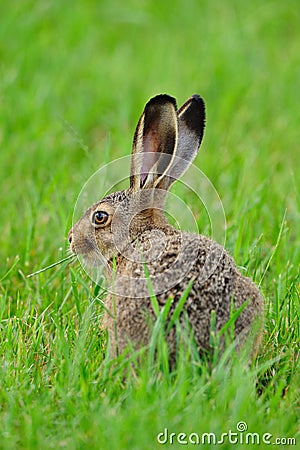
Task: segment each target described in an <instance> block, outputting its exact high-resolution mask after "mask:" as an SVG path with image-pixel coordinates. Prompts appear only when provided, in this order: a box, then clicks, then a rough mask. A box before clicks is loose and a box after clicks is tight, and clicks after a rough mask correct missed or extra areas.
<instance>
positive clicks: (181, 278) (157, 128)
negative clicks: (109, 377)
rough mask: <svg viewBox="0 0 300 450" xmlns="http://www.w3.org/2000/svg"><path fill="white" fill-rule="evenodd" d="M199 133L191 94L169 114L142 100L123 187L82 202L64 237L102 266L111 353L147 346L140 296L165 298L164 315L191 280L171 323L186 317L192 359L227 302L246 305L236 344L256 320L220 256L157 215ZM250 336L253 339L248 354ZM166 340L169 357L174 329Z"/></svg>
mask: <svg viewBox="0 0 300 450" xmlns="http://www.w3.org/2000/svg"><path fill="white" fill-rule="evenodd" d="M204 127H205V105H204V101H203V100H202V98H201V97H199V96H198V95H193V96H192V97H190V98H189V99H188V100H187V102H186V103H185V104H184V105H183V106H182V107H181V108H180V109H179V110H177V107H176V101H175V99H174V98H172V97H170V96H168V95H157V96H156V97H154V98H152V99H151V100H150V101H149V102H148V103H147V104H146V106H145V109H144V112H143V114H142V116H141V118H140V120H139V122H138V125H137V128H136V131H135V135H134V139H133V149H132V158H131V170H130V186H129V188H128V189H127V190H124V191H118V192H114V193H112V194H110V195H108V196H106V197H105V198H103V199H101V200H99V202H97V203H95V204H94V205H92V206H91V207H90V208H88V209H87V211H86V212H85V213H84V215H83V216H82V218H81V219H80V220H79V221H78V222H77V223H76V224H75V225H74V226H73V227H72V229H71V230H70V232H69V242H70V245H71V250H72V251H73V252H74V253H75V254H78V255H79V254H80V255H82V257H83V259H85V260H86V261H87V262H88V263H89V264H92V265H94V266H97V265H100V264H103V260H106V275H107V277H108V278H110V281H111V289H110V292H109V293H108V296H107V300H106V306H107V308H108V309H109V310H110V311H111V314H106V318H105V323H106V326H107V328H108V331H109V336H110V342H111V345H112V352H113V354H116V353H117V352H122V351H123V350H124V349H125V347H126V346H127V345H128V342H129V341H130V342H131V343H132V344H133V345H134V347H135V348H139V347H140V346H142V345H145V344H147V343H148V342H149V338H150V331H149V320H148V319H149V317H150V318H153V319H154V318H155V315H154V312H153V307H152V303H151V299H150V294H149V289H151V290H152V293H154V294H155V295H156V298H157V301H158V304H159V305H160V306H161V307H162V306H163V305H165V304H166V302H167V300H168V298H170V297H171V298H172V306H171V309H170V313H169V317H170V316H171V314H172V312H173V311H174V309H175V307H176V305H177V304H178V301H179V299H181V298H182V294H183V293H184V292H185V290H186V288H187V286H188V284H189V283H190V282H191V280H192V284H191V289H190V291H189V294H188V298H187V299H186V301H185V303H184V307H183V310H182V313H181V315H180V321H181V322H182V323H184V322H185V321H186V318H187V319H188V321H189V323H190V326H191V329H192V330H193V335H194V339H195V341H196V344H197V348H198V350H199V352H200V354H201V353H202V352H203V350H209V349H210V331H211V316H212V311H215V319H216V330H217V331H218V330H220V329H221V328H222V327H223V326H224V324H225V323H226V322H227V321H228V319H229V317H230V311H231V307H232V304H233V305H234V308H235V309H238V308H240V307H241V306H242V305H243V304H244V303H245V302H247V303H246V306H245V308H244V309H242V311H241V313H240V315H239V316H238V318H237V320H236V322H235V326H234V328H235V329H234V331H235V337H236V338H237V339H238V340H239V343H241V342H243V341H244V339H245V337H246V336H247V335H248V334H249V331H250V329H251V326H252V324H253V322H254V321H255V320H258V321H259V320H261V318H262V317H263V299H262V296H261V294H260V292H259V290H258V288H257V287H256V285H255V284H254V283H253V282H252V281H251V280H250V279H249V278H246V277H244V276H242V275H241V274H240V273H239V272H238V270H237V268H236V265H235V263H234V261H233V259H232V258H231V257H230V256H229V254H228V253H227V252H226V250H225V249H224V248H223V247H222V246H220V245H219V244H218V243H216V242H214V241H213V240H211V239H209V238H208V237H206V236H202V235H197V234H191V233H187V232H181V231H179V230H177V229H175V228H174V227H173V226H171V225H170V224H169V223H168V222H167V220H166V217H165V214H164V205H165V200H166V196H167V191H168V189H169V187H170V186H171V184H172V183H173V182H174V181H176V180H177V179H178V178H179V177H180V176H181V175H182V174H183V172H185V171H186V169H187V168H188V167H189V165H190V164H191V163H192V161H193V160H194V158H195V156H196V154H197V151H198V149H199V146H200V144H201V141H202V137H203V132H204ZM112 266H114V269H115V270H114V271H111V268H112ZM150 286H151V287H150ZM185 323H186V322H185ZM260 335H261V332H257V333H256V338H255V339H254V342H253V352H252V354H255V352H256V348H257V346H258V345H259V341H260ZM167 341H168V344H169V346H170V352H171V355H173V356H172V358H173V357H174V351H175V347H176V333H175V330H174V327H173V329H171V331H170V333H169V334H168V336H167Z"/></svg>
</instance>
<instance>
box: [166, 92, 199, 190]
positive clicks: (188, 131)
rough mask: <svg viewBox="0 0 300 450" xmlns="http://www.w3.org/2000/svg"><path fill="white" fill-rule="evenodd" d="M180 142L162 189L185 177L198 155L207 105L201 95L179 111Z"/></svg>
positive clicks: (195, 96) (196, 96) (190, 100)
mask: <svg viewBox="0 0 300 450" xmlns="http://www.w3.org/2000/svg"><path fill="white" fill-rule="evenodd" d="M177 114H178V142H177V147H176V151H175V157H174V158H173V160H172V163H171V165H170V166H169V168H168V171H167V174H166V176H165V177H164V179H163V180H162V181H161V182H160V186H159V187H160V188H162V189H168V188H169V187H170V185H171V184H172V183H173V182H174V181H175V180H178V178H180V177H181V175H183V173H184V172H185V171H186V170H187V168H188V167H189V166H190V164H191V163H192V162H193V160H194V158H195V157H196V155H197V152H198V150H199V147H200V144H201V142H202V138H203V134H204V128H205V104H204V101H203V99H202V98H201V97H199V95H196V94H195V95H193V96H192V97H190V98H189V99H188V100H187V101H186V103H184V105H182V107H181V108H180V109H179V110H178V113H177Z"/></svg>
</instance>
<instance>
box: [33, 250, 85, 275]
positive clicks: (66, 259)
mask: <svg viewBox="0 0 300 450" xmlns="http://www.w3.org/2000/svg"><path fill="white" fill-rule="evenodd" d="M75 258H76V255H75V254H74V253H72V254H71V255H68V256H67V257H66V258H63V259H61V260H60V261H57V262H55V263H53V264H50V266H47V267H44V268H43V269H40V270H37V271H36V272H33V273H30V274H29V275H27V276H26V277H27V278H30V277H33V276H34V275H38V274H39V273H42V272H45V271H46V270H48V269H52V268H53V267H55V266H58V265H59V264H62V263H63V262H65V261H69V262H68V264H69V263H70V262H72V260H74V259H75Z"/></svg>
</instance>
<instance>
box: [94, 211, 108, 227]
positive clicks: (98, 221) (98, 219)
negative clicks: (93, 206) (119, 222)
mask: <svg viewBox="0 0 300 450" xmlns="http://www.w3.org/2000/svg"><path fill="white" fill-rule="evenodd" d="M108 218H109V214H107V212H105V211H95V212H94V214H93V215H92V224H93V225H95V226H96V227H97V226H104V225H106V223H107V221H108Z"/></svg>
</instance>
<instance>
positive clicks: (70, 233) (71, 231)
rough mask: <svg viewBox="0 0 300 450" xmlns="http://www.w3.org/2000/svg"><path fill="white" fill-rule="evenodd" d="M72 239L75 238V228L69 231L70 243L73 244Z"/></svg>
mask: <svg viewBox="0 0 300 450" xmlns="http://www.w3.org/2000/svg"><path fill="white" fill-rule="evenodd" d="M72 240H73V228H71V230H70V231H69V233H68V241H69V244H72Z"/></svg>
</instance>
